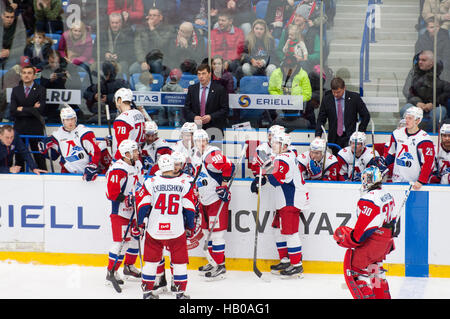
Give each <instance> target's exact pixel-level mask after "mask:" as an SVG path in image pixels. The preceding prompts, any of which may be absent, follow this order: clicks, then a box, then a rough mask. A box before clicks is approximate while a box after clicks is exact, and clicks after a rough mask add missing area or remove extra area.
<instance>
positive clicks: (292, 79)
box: [269, 55, 312, 128]
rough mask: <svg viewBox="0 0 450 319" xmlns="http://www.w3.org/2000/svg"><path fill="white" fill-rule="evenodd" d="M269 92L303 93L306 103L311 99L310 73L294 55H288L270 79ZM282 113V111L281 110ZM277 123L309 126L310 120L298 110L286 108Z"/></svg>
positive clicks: (277, 93) (281, 93)
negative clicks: (303, 116)
mask: <svg viewBox="0 0 450 319" xmlns="http://www.w3.org/2000/svg"><path fill="white" fill-rule="evenodd" d="M269 93H270V94H273V95H301V96H302V98H303V103H304V104H305V103H306V102H308V101H309V100H310V99H311V94H312V91H311V83H310V82H309V78H308V73H306V71H305V70H303V68H302V67H301V66H300V65H299V64H298V62H297V60H296V58H295V57H294V56H293V55H288V56H286V58H285V59H284V61H283V62H282V63H281V65H280V67H279V68H277V69H276V70H275V71H273V72H272V75H271V76H270V79H269ZM280 113H281V112H280ZM275 124H278V125H281V126H284V127H286V128H288V127H289V128H298V127H304V128H307V127H308V122H307V121H306V120H305V119H304V118H302V117H301V115H300V113H299V111H297V110H284V111H282V114H280V115H279V116H277V118H276V119H275Z"/></svg>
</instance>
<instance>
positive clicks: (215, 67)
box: [203, 55, 235, 94]
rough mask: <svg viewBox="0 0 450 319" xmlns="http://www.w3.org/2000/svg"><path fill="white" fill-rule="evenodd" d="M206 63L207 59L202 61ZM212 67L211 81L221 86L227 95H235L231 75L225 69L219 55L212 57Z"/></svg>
mask: <svg viewBox="0 0 450 319" xmlns="http://www.w3.org/2000/svg"><path fill="white" fill-rule="evenodd" d="M203 63H208V59H205V60H203ZM211 65H212V72H211V76H212V81H213V82H215V83H218V84H220V85H222V86H223V87H224V88H225V90H226V91H227V93H228V94H232V93H235V89H234V79H233V75H232V74H231V73H230V72H228V71H227V70H226V69H225V66H224V61H223V58H222V57H221V56H220V55H216V56H213V57H212V59H211Z"/></svg>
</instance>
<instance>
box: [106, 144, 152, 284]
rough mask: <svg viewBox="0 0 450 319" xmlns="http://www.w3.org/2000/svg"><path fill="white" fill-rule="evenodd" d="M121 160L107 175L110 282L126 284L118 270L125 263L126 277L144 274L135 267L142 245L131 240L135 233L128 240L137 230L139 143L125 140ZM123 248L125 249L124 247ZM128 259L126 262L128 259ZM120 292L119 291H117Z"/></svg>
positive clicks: (115, 163) (139, 177)
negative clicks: (135, 205)
mask: <svg viewBox="0 0 450 319" xmlns="http://www.w3.org/2000/svg"><path fill="white" fill-rule="evenodd" d="M119 152H120V154H121V157H122V158H121V159H119V160H117V161H115V162H114V163H113V164H112V165H111V167H110V168H109V170H108V172H107V173H106V180H107V190H106V197H107V198H108V199H109V200H110V201H111V214H110V219H111V229H112V236H113V244H112V246H111V248H110V250H109V262H108V274H107V277H106V279H107V280H108V281H109V282H112V283H113V285H114V288H116V284H117V283H118V284H123V280H122V279H121V278H120V277H119V275H118V273H117V270H118V269H119V267H120V265H121V264H122V261H123V262H124V270H123V273H124V275H125V276H132V277H138V278H140V275H141V274H140V271H138V270H137V269H136V267H135V266H134V263H135V262H136V258H137V255H138V242H137V241H136V240H134V239H131V236H130V235H131V233H132V232H131V231H130V232H128V233H127V236H126V237H125V238H124V235H125V230H126V228H127V226H128V225H131V227H129V229H133V228H134V227H135V226H136V225H135V222H134V218H133V216H134V193H133V190H135V189H138V188H139V186H140V185H141V183H142V180H143V176H142V163H141V162H140V160H139V149H138V145H137V143H136V142H135V141H132V140H124V141H122V142H121V143H120V145H119ZM122 244H123V246H121V245H122ZM124 258H125V259H124ZM116 290H118V289H117V288H116Z"/></svg>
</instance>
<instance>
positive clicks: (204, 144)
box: [194, 129, 235, 279]
mask: <svg viewBox="0 0 450 319" xmlns="http://www.w3.org/2000/svg"><path fill="white" fill-rule="evenodd" d="M194 143H195V146H196V147H197V148H198V150H199V152H200V153H201V154H202V166H201V170H200V173H199V177H198V179H197V182H196V184H197V187H198V194H199V201H200V204H201V205H200V213H201V214H202V217H203V218H202V222H203V223H202V228H203V229H204V232H205V234H207V232H208V231H210V230H211V231H212V234H211V240H210V242H209V243H208V251H209V253H210V255H211V257H212V258H213V259H214V261H215V263H216V264H217V266H216V267H214V266H213V265H211V264H209V263H208V264H207V265H205V266H201V267H200V268H199V271H200V273H201V274H204V275H205V277H207V278H210V279H219V278H220V279H222V278H224V275H225V273H226V268H225V233H226V231H227V228H228V205H229V202H230V199H231V194H230V190H229V189H228V182H229V181H230V179H231V176H232V174H233V172H234V169H235V167H234V164H233V163H232V162H231V161H230V160H229V159H228V158H227V157H226V156H225V155H224V154H223V153H222V151H221V150H220V149H219V148H218V147H216V146H213V145H211V144H209V136H208V133H206V131H205V130H201V129H200V130H197V131H195V132H194ZM222 202H224V204H223V205H222V209H221V211H220V212H219V209H220V207H221V203H222ZM217 214H219V218H218V222H217V223H216V225H215V228H214V229H210V228H211V227H212V225H213V224H214V220H215V219H216V216H217Z"/></svg>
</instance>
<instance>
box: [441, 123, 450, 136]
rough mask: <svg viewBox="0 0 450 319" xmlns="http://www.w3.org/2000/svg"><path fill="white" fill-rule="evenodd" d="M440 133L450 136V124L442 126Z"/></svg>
mask: <svg viewBox="0 0 450 319" xmlns="http://www.w3.org/2000/svg"><path fill="white" fill-rule="evenodd" d="M439 132H440V133H441V135H442V134H445V135H448V134H450V124H442V126H441V129H440V130H439Z"/></svg>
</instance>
